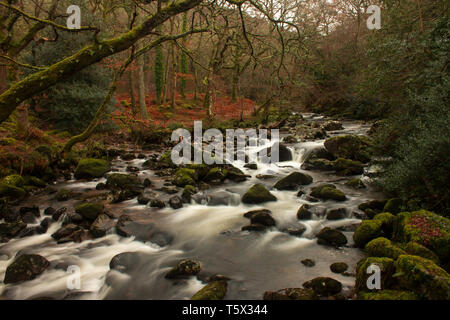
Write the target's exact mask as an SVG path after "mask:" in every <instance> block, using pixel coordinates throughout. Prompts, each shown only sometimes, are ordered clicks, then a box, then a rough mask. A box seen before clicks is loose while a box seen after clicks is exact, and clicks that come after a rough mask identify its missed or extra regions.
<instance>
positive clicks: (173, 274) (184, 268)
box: [165, 259, 202, 279]
mask: <svg viewBox="0 0 450 320" xmlns="http://www.w3.org/2000/svg"><path fill="white" fill-rule="evenodd" d="M201 270H202V265H201V264H200V262H198V261H195V260H190V259H186V260H182V261H180V262H178V264H177V265H176V266H175V267H173V268H172V269H170V270H169V272H167V274H166V275H165V278H166V279H179V278H187V277H190V276H195V275H196V274H197V273H199V272H200V271H201Z"/></svg>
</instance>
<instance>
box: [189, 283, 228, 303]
mask: <svg viewBox="0 0 450 320" xmlns="http://www.w3.org/2000/svg"><path fill="white" fill-rule="evenodd" d="M226 294H227V282H226V281H225V280H218V281H211V282H209V283H208V284H207V285H205V286H204V287H203V288H202V289H200V291H198V292H197V293H196V294H194V295H193V296H192V298H191V300H222V299H223V298H224V297H225V295H226Z"/></svg>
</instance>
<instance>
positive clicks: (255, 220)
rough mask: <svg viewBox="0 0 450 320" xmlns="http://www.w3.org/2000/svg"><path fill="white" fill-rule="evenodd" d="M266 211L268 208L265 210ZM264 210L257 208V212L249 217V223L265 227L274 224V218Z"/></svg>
mask: <svg viewBox="0 0 450 320" xmlns="http://www.w3.org/2000/svg"><path fill="white" fill-rule="evenodd" d="M267 211H268V210H267ZM267 211H265V210H259V211H258V212H255V213H254V214H252V215H251V217H250V223H251V224H262V225H263V226H266V227H272V226H275V224H276V223H275V220H274V219H273V218H272V216H271V215H270V213H268V212H267Z"/></svg>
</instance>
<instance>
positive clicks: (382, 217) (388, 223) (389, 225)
mask: <svg viewBox="0 0 450 320" xmlns="http://www.w3.org/2000/svg"><path fill="white" fill-rule="evenodd" d="M373 219H374V220H378V221H381V223H382V226H381V228H382V229H383V233H384V234H385V235H386V236H388V237H390V236H391V235H392V230H393V228H394V221H395V216H394V215H393V214H391V213H389V212H383V213H378V214H376V215H375V217H374V218H373Z"/></svg>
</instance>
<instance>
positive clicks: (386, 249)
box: [365, 237, 405, 260]
mask: <svg viewBox="0 0 450 320" xmlns="http://www.w3.org/2000/svg"><path fill="white" fill-rule="evenodd" d="M365 250H366V252H367V255H368V256H370V257H387V258H391V259H394V260H396V259H397V258H398V257H399V256H400V255H402V254H405V251H403V250H402V249H400V248H399V247H397V246H396V245H394V244H392V242H391V241H390V240H389V239H386V238H383V237H380V238H376V239H374V240H372V241H370V242H369V243H367V244H366V247H365Z"/></svg>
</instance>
